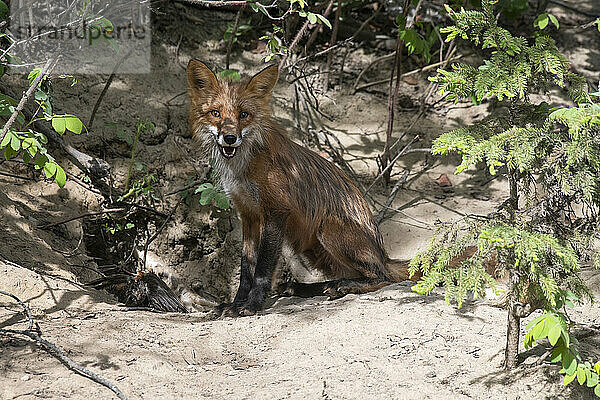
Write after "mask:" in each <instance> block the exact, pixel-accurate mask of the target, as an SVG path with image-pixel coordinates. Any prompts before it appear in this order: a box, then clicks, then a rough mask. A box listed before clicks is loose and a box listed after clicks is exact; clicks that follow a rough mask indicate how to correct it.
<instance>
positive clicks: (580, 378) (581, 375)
mask: <svg viewBox="0 0 600 400" xmlns="http://www.w3.org/2000/svg"><path fill="white" fill-rule="evenodd" d="M585 378H586V376H585V369H583V368H581V367H577V382H579V384H580V385H583V384H584V383H585Z"/></svg>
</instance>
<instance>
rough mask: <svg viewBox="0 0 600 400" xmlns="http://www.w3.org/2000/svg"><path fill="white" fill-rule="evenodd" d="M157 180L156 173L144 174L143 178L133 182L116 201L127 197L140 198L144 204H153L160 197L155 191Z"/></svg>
mask: <svg viewBox="0 0 600 400" xmlns="http://www.w3.org/2000/svg"><path fill="white" fill-rule="evenodd" d="M157 182H158V177H157V176H156V174H155V173H154V174H146V175H145V176H144V177H143V178H141V179H138V180H136V181H134V182H133V184H132V185H131V188H130V189H129V190H128V191H127V192H126V193H125V194H124V195H123V196H121V197H119V199H118V201H123V200H126V199H129V198H133V199H134V200H136V201H137V200H140V201H142V202H143V203H146V204H154V203H155V202H157V201H160V197H158V194H157V193H156V188H155V187H154V185H156V183H157Z"/></svg>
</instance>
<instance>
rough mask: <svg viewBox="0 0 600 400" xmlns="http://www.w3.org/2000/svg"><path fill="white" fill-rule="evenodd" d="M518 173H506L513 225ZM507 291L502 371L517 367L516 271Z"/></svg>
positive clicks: (517, 277) (515, 212) (517, 317)
mask: <svg viewBox="0 0 600 400" xmlns="http://www.w3.org/2000/svg"><path fill="white" fill-rule="evenodd" d="M518 179H519V176H518V171H516V170H514V169H511V170H509V171H508V184H509V189H510V199H509V205H510V210H509V212H510V221H511V224H512V225H514V224H515V223H516V219H517V211H518V210H519V192H518ZM509 263H510V264H511V265H514V254H512V256H511V257H510V260H509ZM508 282H509V283H508V284H509V287H508V290H507V298H506V300H507V301H506V308H507V311H508V321H507V323H506V348H505V350H504V369H505V370H507V371H510V370H511V369H513V368H515V367H516V366H517V356H518V354H519V339H520V333H521V317H520V315H519V314H518V313H517V310H516V308H515V302H516V301H517V299H516V295H517V294H516V286H517V285H518V283H519V274H518V271H514V270H509V275H508Z"/></svg>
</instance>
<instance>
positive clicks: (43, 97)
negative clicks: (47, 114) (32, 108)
mask: <svg viewBox="0 0 600 400" xmlns="http://www.w3.org/2000/svg"><path fill="white" fill-rule="evenodd" d="M35 99H36V100H39V101H45V100H48V95H47V94H46V93H44V92H42V91H41V90H38V91H36V92H35Z"/></svg>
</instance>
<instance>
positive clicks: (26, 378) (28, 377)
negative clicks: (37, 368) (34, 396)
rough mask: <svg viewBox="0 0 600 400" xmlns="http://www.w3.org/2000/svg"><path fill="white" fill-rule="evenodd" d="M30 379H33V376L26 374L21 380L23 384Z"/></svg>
mask: <svg viewBox="0 0 600 400" xmlns="http://www.w3.org/2000/svg"><path fill="white" fill-rule="evenodd" d="M30 378H31V375H29V374H26V375H23V376H22V377H21V380H22V381H23V382H27V381H28V380H29V379H30Z"/></svg>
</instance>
